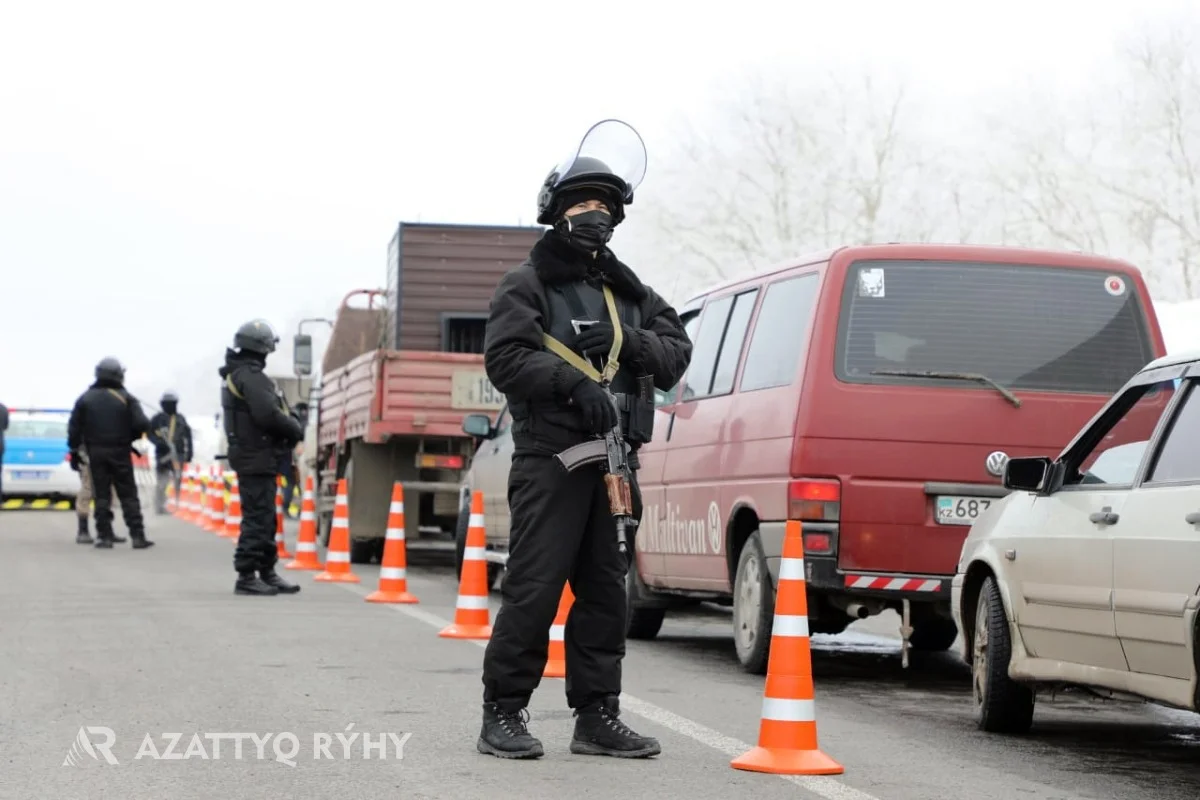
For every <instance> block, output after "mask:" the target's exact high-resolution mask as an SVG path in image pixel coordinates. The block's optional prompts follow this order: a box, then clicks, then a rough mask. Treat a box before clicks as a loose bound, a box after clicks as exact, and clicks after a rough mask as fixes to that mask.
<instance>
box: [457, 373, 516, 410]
mask: <svg viewBox="0 0 1200 800" xmlns="http://www.w3.org/2000/svg"><path fill="white" fill-rule="evenodd" d="M450 407H451V408H453V409H455V410H456V411H457V410H460V409H461V410H464V411H466V410H480V411H499V410H500V409H501V408H503V407H504V395H502V394H501V393H500V392H498V391H496V387H495V386H492V382H491V381H489V380H488V377H487V373H486V372H484V371H483V370H481V369H471V370H465V369H464V370H458V371H457V372H455V373H454V374H453V375H452V376H451V377H450Z"/></svg>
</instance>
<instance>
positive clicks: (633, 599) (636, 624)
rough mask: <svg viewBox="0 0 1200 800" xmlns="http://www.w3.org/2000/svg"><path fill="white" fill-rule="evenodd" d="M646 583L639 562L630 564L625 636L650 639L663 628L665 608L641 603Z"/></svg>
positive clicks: (626, 578)
mask: <svg viewBox="0 0 1200 800" xmlns="http://www.w3.org/2000/svg"><path fill="white" fill-rule="evenodd" d="M645 588H646V587H645V584H643V583H642V576H641V575H639V574H638V571H637V562H636V561H635V562H634V563H633V564H630V565H629V570H628V571H627V572H626V573H625V609H626V616H625V638H627V639H638V640H642V641H648V640H650V639H653V638H655V637H656V636H658V632H659V631H660V630H662V626H663V620H664V619H666V616H667V610H666V609H665V608H647V607H645V606H642V605H639V602H640V601H641V598H642V596H643V594H645Z"/></svg>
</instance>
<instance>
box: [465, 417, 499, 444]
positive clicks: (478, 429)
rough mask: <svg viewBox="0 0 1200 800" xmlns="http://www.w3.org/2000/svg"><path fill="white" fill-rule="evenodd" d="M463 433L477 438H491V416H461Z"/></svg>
mask: <svg viewBox="0 0 1200 800" xmlns="http://www.w3.org/2000/svg"><path fill="white" fill-rule="evenodd" d="M462 429H463V433H465V434H467V435H468V436H474V437H476V438H479V439H491V438H492V436H493V432H492V418H491V417H489V416H488V415H487V414H467V415H466V416H465V417H463V423H462Z"/></svg>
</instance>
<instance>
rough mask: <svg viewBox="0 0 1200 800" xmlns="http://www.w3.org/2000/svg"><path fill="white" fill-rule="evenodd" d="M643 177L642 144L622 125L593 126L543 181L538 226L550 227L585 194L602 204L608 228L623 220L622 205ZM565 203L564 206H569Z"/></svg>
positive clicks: (614, 122) (611, 122)
mask: <svg viewBox="0 0 1200 800" xmlns="http://www.w3.org/2000/svg"><path fill="white" fill-rule="evenodd" d="M645 176H646V145H645V143H643V142H642V137H641V136H640V135H639V134H638V132H637V131H635V130H634V129H633V128H632V127H631V126H630V125H628V124H627V123H624V122H621V121H620V120H616V119H606V120H603V121H602V122H597V123H596V124H595V125H593V126H592V127H591V128H590V129H589V130H588V132H587V133H586V134H584V137H583V139H582V140H581V141H580V142H579V146H578V147H576V148H575V150H574V151H573V152H572V153H571V155H570V156H568V157H567V158H565V159H563V161H562V162H560V163H559V164H558V165H557V166H556V167H555V168H554V169H552V170H550V174H549V175H547V176H546V180H545V181H543V182H542V188H541V191H540V192H539V193H538V216H537V221H538V224H539V225H553V224H554V223H555V222H557V221H558V219H559V218H560V217H561V216H562V214H563V212H564V211H566V210H567V208H568V206H569V205H571V204H572V203H574V202H579V200H582V199H592V198H590V197H588V195H589V194H592V193H595V195H596V197H597V198H602V199H604V201H605V203H606V204H607V205H608V207H609V211H611V212H612V218H613V224H614V225H617V224H619V223H620V222H621V220H623V219H625V206H627V205H630V204H631V203H633V192H634V190H635V189H637V187H638V185H639V184H641V182H642V178H644V177H645ZM568 201H569V202H568Z"/></svg>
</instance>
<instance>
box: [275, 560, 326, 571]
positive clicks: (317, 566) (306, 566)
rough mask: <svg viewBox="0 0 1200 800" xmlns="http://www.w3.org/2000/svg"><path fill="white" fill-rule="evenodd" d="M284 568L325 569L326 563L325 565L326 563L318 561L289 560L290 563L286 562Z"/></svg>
mask: <svg viewBox="0 0 1200 800" xmlns="http://www.w3.org/2000/svg"><path fill="white" fill-rule="evenodd" d="M283 568H284V569H317V570H323V569H325V565H324V564H321V563H319V562H318V563H316V564H301V563H300V562H299V561H289V562H288V563H286V564H284V565H283Z"/></svg>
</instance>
